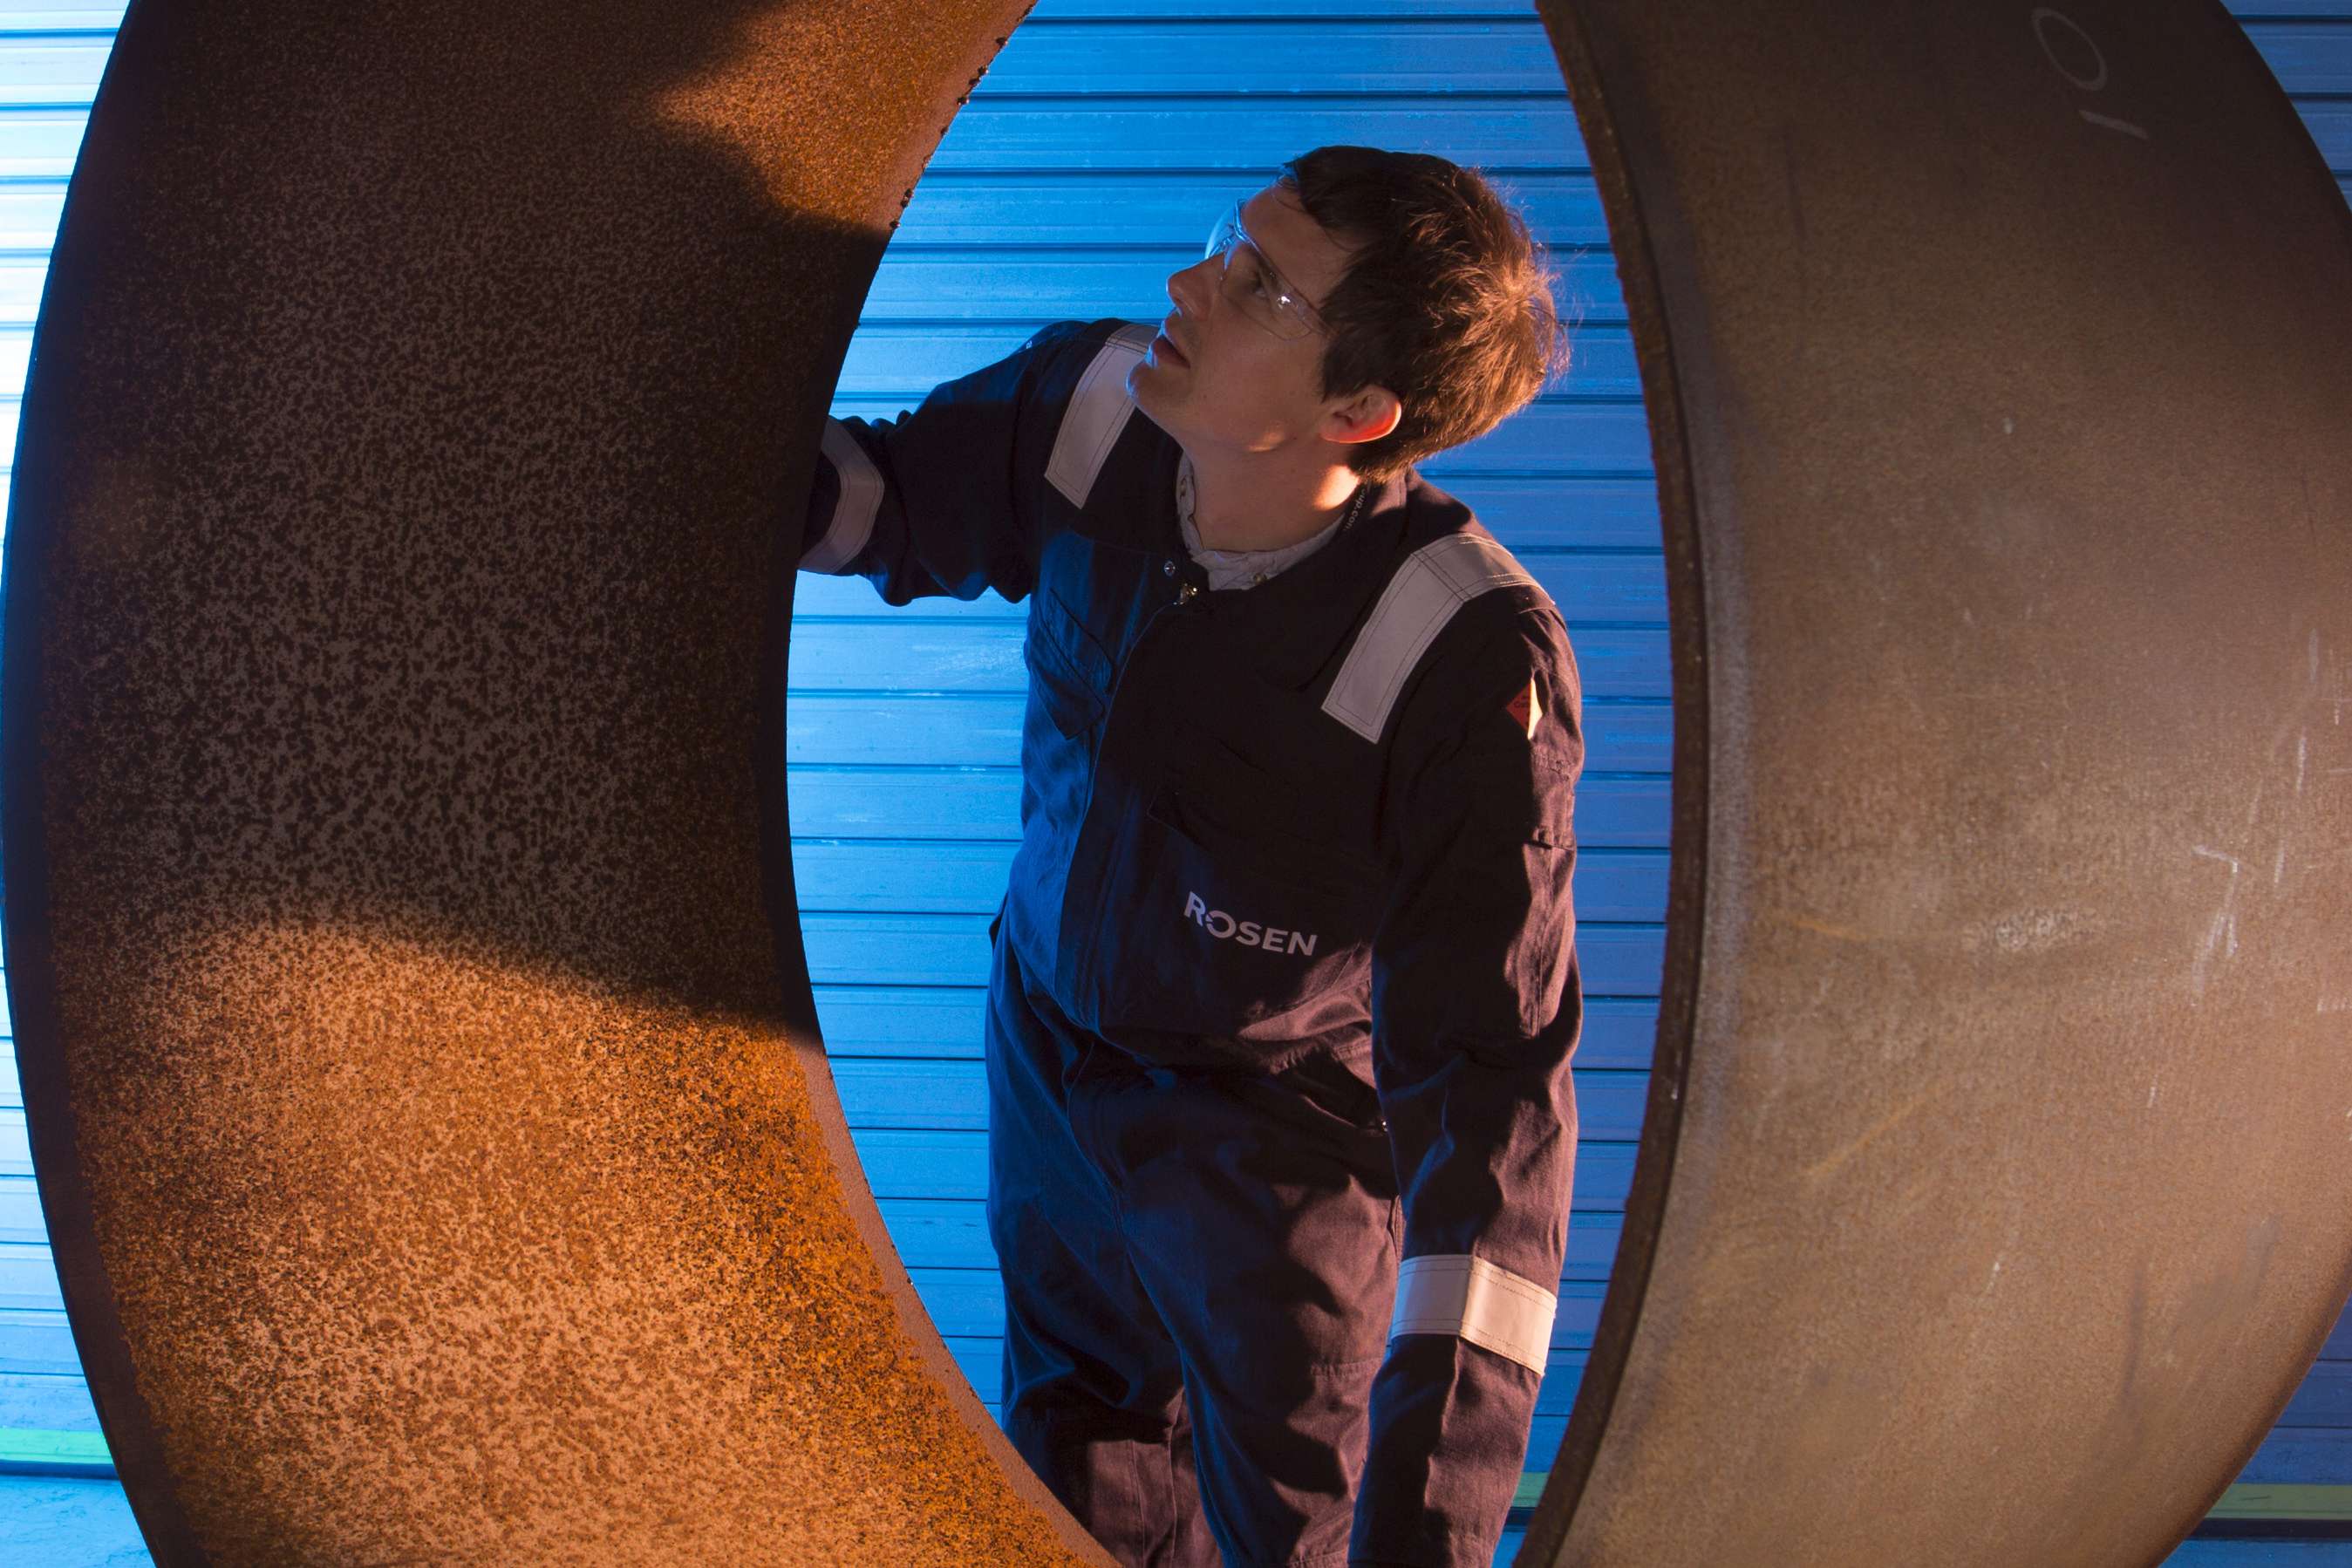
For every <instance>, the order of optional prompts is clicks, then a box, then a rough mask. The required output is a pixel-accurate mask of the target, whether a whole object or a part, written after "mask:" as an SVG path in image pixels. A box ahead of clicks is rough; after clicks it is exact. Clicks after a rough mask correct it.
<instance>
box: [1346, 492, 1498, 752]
mask: <svg viewBox="0 0 2352 1568" xmlns="http://www.w3.org/2000/svg"><path fill="white" fill-rule="evenodd" d="M1510 584H1526V585H1527V586H1528V587H1530V588H1532V587H1535V586H1537V584H1536V580H1535V579H1534V578H1532V577H1530V576H1528V574H1527V573H1526V572H1524V571H1523V570H1521V569H1520V566H1519V563H1517V561H1515V560H1513V559H1512V557H1511V552H1509V551H1507V550H1506V549H1504V548H1503V547H1502V546H1501V545H1499V544H1497V543H1496V542H1494V541H1493V540H1491V539H1481V538H1479V537H1478V536H1477V535H1475V534H1470V533H1449V534H1447V535H1446V536H1445V537H1444V538H1443V539H1439V540H1433V541H1432V542H1429V543H1427V544H1424V545H1423V546H1422V547H1421V548H1420V549H1418V550H1416V551H1414V552H1412V554H1411V555H1408V556H1406V557H1405V559H1404V564H1403V565H1402V566H1399V567H1398V568H1397V570H1396V575H1395V576H1393V577H1391V578H1390V579H1389V585H1388V587H1387V588H1386V589H1384V590H1382V592H1381V602H1380V603H1379V604H1377V605H1373V606H1372V614H1371V618H1370V619H1369V620H1367V621H1366V622H1365V623H1364V629H1363V630H1362V631H1360V632H1358V633H1357V634H1356V640H1355V642H1354V644H1353V645H1352V646H1350V647H1349V649H1348V658H1347V660H1346V662H1344V663H1343V664H1341V665H1340V666H1339V677H1338V679H1334V680H1333V681H1332V682H1331V690H1330V694H1329V695H1328V696H1327V697H1325V698H1324V699H1323V711H1324V712H1326V713H1328V714H1329V715H1331V717H1332V718H1334V719H1337V720H1338V721H1339V722H1340V723H1342V724H1345V725H1346V726H1347V727H1348V728H1349V729H1350V730H1353V731H1355V732H1356V733H1357V734H1359V735H1361V736H1362V737H1363V738H1364V739H1365V740H1367V741H1370V742H1373V743H1374V744H1375V745H1377V744H1378V743H1379V742H1380V738H1381V731H1382V730H1383V729H1385V728H1387V726H1388V721H1389V710H1391V708H1393V707H1395V706H1396V700H1397V696H1398V694H1399V693H1400V692H1402V691H1403V689H1404V683H1405V681H1406V680H1407V679H1409V678H1410V677H1411V676H1412V671H1413V667H1414V666H1416V665H1418V664H1419V663H1420V662H1421V656H1422V655H1423V654H1424V653H1426V652H1428V651H1429V645H1430V644H1431V643H1433V642H1435V641H1436V640H1437V634H1438V633H1440V632H1442V631H1444V629H1445V623H1446V622H1448V621H1450V620H1452V619H1453V618H1454V612H1455V611H1456V610H1459V609H1460V608H1461V607H1462V606H1463V605H1466V604H1468V603H1469V602H1470V601H1471V600H1473V599H1475V598H1476V597H1477V596H1478V595H1481V594H1484V593H1486V591H1487V590H1489V589H1491V588H1501V587H1507V586H1508V585H1510Z"/></svg>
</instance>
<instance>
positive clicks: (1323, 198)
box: [1276, 146, 1569, 482]
mask: <svg viewBox="0 0 2352 1568" xmlns="http://www.w3.org/2000/svg"><path fill="white" fill-rule="evenodd" d="M1276 184H1278V185H1280V186H1282V187H1283V188H1284V189H1285V190H1286V191H1288V192H1290V193H1291V194H1292V195H1293V196H1295V197H1296V198H1297V202H1298V205H1300V206H1302V207H1304V208H1305V209H1306V211H1307V216H1309V217H1311V218H1313V219H1314V220H1315V221H1316V222H1317V223H1318V224H1320V225H1322V226H1323V227H1324V228H1325V230H1327V231H1328V232H1329V233H1330V235H1331V237H1333V238H1334V239H1337V240H1338V241H1339V243H1340V244H1341V245H1343V246H1348V247H1355V248H1354V253H1353V255H1352V256H1351V257H1350V258H1349V263H1348V269H1347V272H1346V274H1345V275H1344V276H1343V277H1342V278H1341V279H1340V280H1339V283H1338V284H1336V285H1334V286H1333V288H1332V289H1331V290H1330V293H1329V296H1328V298H1327V299H1325V300H1323V301H1322V304H1321V307H1320V309H1321V313H1322V316H1323V320H1324V322H1325V323H1326V325H1327V326H1328V328H1329V329H1330V337H1329V340H1328V342H1326V343H1325V345H1324V349H1323V364H1322V379H1323V395H1324V396H1326V397H1336V396H1339V395H1344V394H1346V393H1350V392H1355V391H1358V390H1360V389H1361V388H1363V387H1365V386H1369V385H1371V384H1375V383H1377V384H1380V385H1382V386H1385V387H1387V388H1388V389H1389V390H1390V391H1391V392H1393V393H1395V394H1396V395H1397V397H1398V400H1399V401H1401V402H1402V404H1403V405H1404V412H1403V414H1402V416H1400V418H1399V419H1398V421H1397V427H1396V428H1395V429H1394V430H1391V431H1390V432H1389V433H1388V434H1387V435H1386V436H1383V437H1381V438H1380V439H1379V440H1377V441H1364V442H1360V443H1358V444H1356V445H1354V446H1352V447H1348V448H1347V454H1348V455H1347V458H1346V459H1345V460H1346V462H1347V464H1348V466H1349V468H1352V469H1354V470H1355V472H1356V473H1357V474H1358V475H1360V477H1362V478H1364V479H1371V480H1374V481H1376V482H1379V481H1385V480H1387V479H1391V478H1393V477H1394V476H1395V475H1397V474H1400V473H1402V472H1403V471H1404V470H1405V468H1407V467H1408V466H1410V465H1412V464H1413V463H1416V462H1419V461H1420V460H1421V459H1422V458H1426V457H1428V456H1429V455H1430V454H1432V453H1433V452H1443V451H1444V450H1446V449H1447V448H1449V447H1459V446H1461V445H1462V444H1463V443H1464V442H1465V441H1473V440H1475V439H1476V438H1477V437H1481V436H1484V435H1485V434H1486V432H1487V431H1489V430H1492V429H1493V428H1494V427H1495V426H1497V425H1500V424H1501V423H1502V422H1503V421H1504V420H1505V419H1507V418H1508V417H1510V416H1512V415H1513V414H1516V413H1517V412H1518V411H1519V410H1520V409H1521V408H1523V407H1525V406H1526V405H1528V403H1529V402H1530V401H1531V400H1533V399H1534V397H1535V395H1537V394H1538V393H1539V392H1541V391H1542V390H1543V388H1544V386H1545V384H1546V383H1547V382H1548V381H1549V379H1550V378H1551V377H1553V376H1555V375H1558V374H1565V373H1566V371H1567V369H1568V362H1569V351H1568V328H1567V326H1566V325H1565V324H1564V323H1563V322H1562V321H1560V319H1559V310H1558V308H1557V307H1556V306H1555V305H1554V304H1553V302H1552V284H1553V282H1554V280H1555V278H1554V274H1553V273H1552V272H1551V270H1550V269H1549V268H1548V267H1547V266H1546V264H1545V263H1546V253H1545V251H1544V250H1543V248H1542V247H1539V246H1538V245H1537V244H1536V242H1535V240H1534V238H1533V237H1532V236H1530V235H1529V234H1528V226H1527V224H1526V222H1525V221H1524V220H1523V219H1522V218H1521V217H1520V216H1519V215H1518V214H1517V212H1516V211H1514V210H1513V209H1512V208H1511V207H1510V206H1509V205H1507V204H1506V203H1505V202H1504V201H1503V199H1502V198H1501V197H1500V196H1499V195H1496V193H1495V191H1494V188H1493V187H1492V186H1490V185H1488V184H1486V181H1485V180H1484V179H1482V178H1480V177H1479V176H1478V175H1477V174H1475V173H1473V172H1472V171H1470V170H1468V169H1465V168H1463V167H1462V166H1461V165H1459V164H1457V163H1449V162H1447V161H1446V160H1445V159H1444V158H1439V157H1435V156H1433V155H1431V154H1429V153H1391V152H1388V151H1385V150H1383V149H1381V148H1378V147H1349V146H1334V147H1318V148H1316V149H1315V150H1314V151H1313V152H1311V153H1302V154H1300V155H1299V156H1298V157H1296V158H1293V159H1292V160H1290V162H1288V163H1285V164H1283V165H1282V169H1281V172H1280V173H1279V174H1276Z"/></svg>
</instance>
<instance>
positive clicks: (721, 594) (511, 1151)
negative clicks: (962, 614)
mask: <svg viewBox="0 0 2352 1568" xmlns="http://www.w3.org/2000/svg"><path fill="white" fill-rule="evenodd" d="M1023 9H1024V8H1023V7H1022V6H1021V5H1017V4H1014V3H1012V0H946V3H942V0H922V3H921V4H919V5H914V4H906V3H903V0H901V3H887V4H886V3H828V4H825V5H780V4H773V3H769V4H738V3H719V4H703V5H688V6H675V5H665V6H654V5H643V4H639V3H636V0H586V3H584V4H583V0H562V3H561V4H553V3H546V0H522V3H519V4H502V5H489V6H483V5H457V4H452V3H428V4H423V5H400V6H393V7H383V6H336V5H329V6H320V5H312V4H310V3H308V0H216V3H207V0H139V3H138V4H135V5H132V6H131V8H130V12H129V15H128V16H127V18H126V20H125V23H124V26H123V27H122V30H121V36H120V38H119V40H118V42H117V45H116V47H115V50H114V54H113V57H112V58H111V61H110V65H109V68H108V74H107V78H106V80H105V82H104V84H103V86H102V88H101V89H100V94H99V98H98V102H97V105H96V108H95V110H94V113H93V115H92V119H91V122H90V126H89V137H88V141H87V143H86V146H85V150H84V153H83V157H82V161H81V163H80V165H79V171H78V173H77V175H76V178H75V181H74V184H73V186H72V189H71V193H70V195H69V197H68V204H67V209H66V216H65V219H64V223H63V226H62V230H61V232H60V234H59V237H58V246H57V249H56V253H55V258H54V262H53V267H52V271H51V275H50V282H49V287H48V296H47V300H46V301H45V305H44V310H43V314H42V317H41V320H40V323H39V328H38V349H37V358H38V360H39V363H40V369H39V370H38V371H37V372H36V373H34V374H33V376H32V378H31V384H30V387H29V391H28V397H27V408H26V419H25V430H26V434H25V436H24V438H23V448H22V453H21V458H20V462H19V465H18V467H17V468H16V487H15V494H14V502H13V504H14V514H13V517H12V519H11V528H10V531H9V538H8V557H7V590H8V604H7V611H8V614H7V635H8V643H7V648H6V658H5V675H6V679H7V686H6V689H5V757H6V762H5V766H6V770H7V772H6V786H7V787H6V795H7V808H8V811H9V814H10V815H9V816H8V817H7V820H6V830H5V850H6V856H7V868H8V871H9V873H10V887H9V892H10V895H11V896H10V899H9V900H8V929H7V938H8V952H9V957H10V960H11V963H10V966H9V967H10V973H9V976H8V980H9V984H10V987H11V990H12V993H13V999H14V1001H15V1004H16V1017H17V1019H18V1021H19V1025H20V1027H21V1030H22V1034H21V1037H20V1050H21V1060H22V1064H23V1075H24V1080H25V1089H26V1102H27V1106H28V1110H29V1111H30V1121H31V1126H32V1132H33V1138H34V1144H35V1150H36V1153H37V1162H38V1170H39V1173H40V1177H41V1182H42V1186H43V1189H44V1195H45V1198H46V1200H47V1205H48V1214H49V1218H50V1222H51V1227H52V1235H53V1237H54V1241H55V1246H56V1249H57V1253H58V1260H59V1263H60V1267H61V1270H62V1272H63V1274H64V1278H65V1284H66V1290H67V1299H68V1307H69V1310H70V1312H71V1315H72V1319H73V1321H74V1326H75V1331H76V1335H77V1339H78V1342H79V1345H80V1348H81V1351H82V1353H83V1356H84V1360H85V1364H86V1366H87V1368H88V1371H89V1381H90V1385H91V1390H92V1394H93V1396H94V1397H95V1399H96V1400H97V1402H98V1404H99V1406H100V1413H101V1416H102V1418H103V1421H104V1425H105V1427H106V1432H107V1436H108V1439H109V1442H110V1446H111V1447H112V1448H113V1450H114V1453H115V1455H116V1457H117V1460H118V1464H119V1466H120V1468H121V1475H122V1479H123V1483H124V1485H125V1487H126V1488H127V1489H128V1491H129V1495H130V1498H131V1503H132V1506H133V1508H134V1510H135V1511H136V1512H137V1514H138V1517H139V1519H140V1521H141V1524H142V1528H143V1529H144V1530H145V1531H146V1533H147V1535H148V1538H149V1541H150V1542H151V1544H152V1548H153V1550H154V1552H155V1554H156V1556H157V1558H158V1559H159V1560H160V1561H162V1562H163V1563H171V1564H179V1563H203V1562H212V1563H289V1562H290V1563H485V1564H488V1563H497V1564H500V1565H511V1564H515V1563H563V1562H571V1563H586V1562H597V1563H622V1562H627V1563H681V1564H688V1563H690V1564H697V1565H703V1564H709V1563H803V1562H804V1563H870V1564H877V1565H888V1568H902V1565H905V1564H919V1563H930V1564H937V1565H939V1568H971V1565H972V1564H977V1563H1047V1564H1051V1563H1072V1564H1076V1563H1102V1562H1107V1561H1108V1559H1107V1558H1106V1557H1104V1556H1103V1555H1102V1553H1101V1552H1099V1550H1098V1549H1097V1548H1096V1547H1095V1546H1094V1545H1093V1543H1092V1542H1088V1541H1087V1539H1086V1538H1085V1536H1084V1535H1083V1533H1082V1532H1080V1531H1078V1530H1077V1529H1076V1525H1075V1524H1074V1523H1073V1521H1070V1520H1069V1519H1068V1517H1067V1516H1066V1514H1064V1513H1062V1512H1061V1510H1059V1509H1058V1507H1056V1506H1055V1504H1053V1502H1052V1501H1051V1500H1050V1499H1049V1498H1048V1497H1047V1496H1046V1494H1045V1491H1044V1490H1043V1489H1042V1488H1041V1487H1039V1486H1038V1485H1037V1484H1036V1483H1035V1482H1034V1479H1032V1478H1031V1477H1030V1476H1029V1474H1028V1472H1027V1470H1026V1469H1025V1468H1024V1467H1023V1466H1022V1465H1021V1463H1020V1462H1019V1460H1018V1458H1016V1457H1015V1456H1014V1455H1013V1452H1012V1450H1011V1448H1010V1447H1008V1446H1007V1445H1006V1444H1005V1443H1004V1442H1003V1438H1002V1436H1000V1435H999V1434H998V1433H997V1432H996V1430H995V1427H994V1426H993V1424H992V1422H991V1421H990V1420H989V1418H988V1415H987V1413H986V1411H985V1410H984V1409H983V1408H982V1406H981V1405H980V1404H979V1403H978V1401H977V1400H976V1399H975V1398H974V1397H973V1395H972V1394H971V1391H970V1389H969V1387H968V1386H967V1385H966V1384H965V1382H964V1380H963V1378H962V1376H961V1373H959V1372H958V1371H957V1369H956V1367H955V1365H954V1363H952V1361H951V1360H950V1357H949V1355H948V1353H947V1352H946V1350H945V1349H944V1347H943V1346H942V1344H941V1342H940V1340H939V1338H938V1336H937V1334H936V1332H935V1331H933V1330H932V1328H931V1327H930V1325H929V1322H928V1321H926V1320H925V1318H924V1316H923V1314H922V1312H921V1310H920V1308H919V1305H918V1303H917V1302H916V1300H915V1299H914V1297H913V1295H912V1293H911V1291H910V1289H908V1284H907V1280H906V1277H905V1274H904V1272H903V1270H902V1269H901V1268H900V1267H899V1265H898V1259H897V1258H896V1257H895V1256H894V1255H893V1254H892V1252H891V1251H890V1249H889V1246H888V1242H887V1236H886V1235H885V1232H884V1230H883V1227H882V1226H881V1224H880V1222H879V1220H878V1218H877V1214H876V1211H875V1208H874V1205H873V1201H872V1199H871V1197H870V1196H869V1195H868V1194H867V1191H866V1186H865V1184H864V1182H863V1179H862V1177H861V1176H860V1174H859V1173H858V1168H857V1164H856V1159H855V1156H854V1153H853V1152H852V1150H851V1146H850V1143H849V1141H848V1138H847V1136H846V1133H845V1128H844V1125H843V1121H842V1117H841V1114H840V1111H839V1109H838V1106H837V1104H836V1102H835V1099H834V1095H833V1091H832V1089H831V1087H830V1082H829V1079H828V1077H827V1075H826V1073H825V1070H824V1062H823V1056H822V1052H821V1050H820V1049H819V1047H818V1045H817V1039H816V1034H815V1028H814V1017H813V1016H812V1014H811V1008H810V1004H809V993H808V984H807V978H806V972H805V967H804V963H803V959H802V957H801V954H800V950H799V937H798V931H797V922H796V921H795V920H794V918H793V901H792V891H791V882H790V863H789V858H788V856H787V855H786V853H785V845H786V841H787V840H786V833H785V826H784V813H783V790H782V729H781V725H782V660H783V655H784V649H785V637H784V631H785V627H786V626H787V625H788V617H789V614H790V605H791V585H792V559H791V558H792V556H793V553H794V551H795V547H796V545H797V542H798V529H797V526H796V524H795V523H794V522H793V521H792V520H793V518H794V517H795V516H796V509H797V507H798V506H799V505H800V504H801V501H802V498H804V497H805V495H806V493H807V489H808V485H809V480H810V475H811V472H812V468H813V463H814V451H815V447H816V434H817V431H818V428H819V426H820V422H821V419H822V416H823V414H824V408H825V404H826V399H827V396H828V394H829V390H830V388H831V387H832V385H833V383H834V379H835V375H836V374H837V373H838V370H839V366H840V363H841V358H842V355H843V353H844V351H845V347H846V344H847V341H848V337H849V333H850V331H851V329H852V327H853V326H854V324H855V322H856V313H857V305H858V301H859V300H862V298H863V297H864V294H865V291H866V285H867V283H868V281H869V280H870V279H871V277H872V275H873V271H874V268H875V266H876V264H877V261H878V260H879V258H880V256H881V253H882V249H883V247H884V245H885V244H886V242H887V238H888V233H889V229H890V227H891V226H892V225H893V224H894V223H895V221H896V218H897V216H898V208H899V206H900V205H903V202H904V199H905V197H906V195H907V193H908V191H910V190H911V189H912V187H913V185H914V184H915V181H916V179H917V177H918V176H919V174H920V172H921V169H922V165H923V163H924V162H925V161H926V160H927V159H928V158H929V155H930V153H931V151H932V149H933V148H934V147H935V146H936V144H937V142H938V140H939V137H940V134H941V132H942V131H943V129H944V128H945V126H946V125H947V124H948V123H949V121H950V120H951V119H952V117H953V115H954V113H955V110H956V106H957V104H958V103H959V101H960V100H961V98H962V96H963V95H965V94H966V93H968V92H969V90H970V88H971V83H972V82H973V80H974V79H976V78H977V76H978V75H979V74H980V72H981V71H982V69H983V68H984V67H985V66H986V64H987V63H988V61H989V60H990V59H991V58H992V57H993V55H994V53H995V51H996V49H997V47H998V46H999V45H1000V44H1001V43H1002V42H1003V39H1004V37H1006V36H1007V35H1008V34H1010V33H1011V31H1012V30H1013V26H1014V25H1015V24H1016V23H1017V22H1018V21H1019V19H1020V17H1021V15H1022V14H1023Z"/></svg>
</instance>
